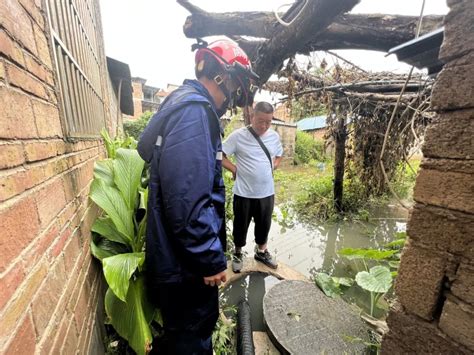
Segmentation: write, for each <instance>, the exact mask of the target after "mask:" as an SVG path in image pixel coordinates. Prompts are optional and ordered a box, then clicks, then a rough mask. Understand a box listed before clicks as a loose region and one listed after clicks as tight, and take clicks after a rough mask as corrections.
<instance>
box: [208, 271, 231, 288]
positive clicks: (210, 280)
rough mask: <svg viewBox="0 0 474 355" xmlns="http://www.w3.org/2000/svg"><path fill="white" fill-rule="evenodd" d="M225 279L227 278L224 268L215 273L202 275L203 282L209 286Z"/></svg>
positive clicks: (218, 283)
mask: <svg viewBox="0 0 474 355" xmlns="http://www.w3.org/2000/svg"><path fill="white" fill-rule="evenodd" d="M226 280H227V274H226V272H225V270H224V271H222V272H220V273H218V274H217V275H213V276H205V277H204V283H205V284H206V285H209V286H219V285H220V284H221V282H226Z"/></svg>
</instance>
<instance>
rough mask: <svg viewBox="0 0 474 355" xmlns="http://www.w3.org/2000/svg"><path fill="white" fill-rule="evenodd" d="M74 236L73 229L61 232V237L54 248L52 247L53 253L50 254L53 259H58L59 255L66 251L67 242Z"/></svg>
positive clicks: (54, 244) (67, 228) (55, 242)
mask: <svg viewBox="0 0 474 355" xmlns="http://www.w3.org/2000/svg"><path fill="white" fill-rule="evenodd" d="M71 235H72V229H71V228H70V227H66V228H64V230H62V231H61V234H60V235H59V237H58V238H56V240H55V241H54V243H53V245H52V247H51V252H50V257H51V258H56V257H58V255H59V254H61V253H62V252H63V250H64V246H65V245H66V243H67V241H68V240H69V239H70V238H71Z"/></svg>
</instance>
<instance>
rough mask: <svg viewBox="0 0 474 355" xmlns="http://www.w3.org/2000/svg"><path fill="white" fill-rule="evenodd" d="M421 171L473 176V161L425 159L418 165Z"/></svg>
mask: <svg viewBox="0 0 474 355" xmlns="http://www.w3.org/2000/svg"><path fill="white" fill-rule="evenodd" d="M420 166H421V167H422V168H423V169H429V170H436V171H440V172H453V173H461V174H472V175H474V160H460V159H432V158H425V159H423V161H422V162H421V165H420Z"/></svg>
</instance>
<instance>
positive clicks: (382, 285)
mask: <svg viewBox="0 0 474 355" xmlns="http://www.w3.org/2000/svg"><path fill="white" fill-rule="evenodd" d="M356 282H357V284H358V285H359V286H360V287H362V288H363V289H364V290H367V291H370V292H376V293H384V292H387V291H388V290H389V289H390V287H392V274H391V273H390V269H389V268H388V267H385V266H380V265H377V266H374V267H372V268H371V269H370V270H369V272H367V271H361V272H359V273H357V275H356Z"/></svg>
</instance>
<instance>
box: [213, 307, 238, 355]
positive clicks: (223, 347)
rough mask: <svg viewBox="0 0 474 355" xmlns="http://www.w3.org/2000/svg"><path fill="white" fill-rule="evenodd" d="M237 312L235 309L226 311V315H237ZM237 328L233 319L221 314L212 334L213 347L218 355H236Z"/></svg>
mask: <svg viewBox="0 0 474 355" xmlns="http://www.w3.org/2000/svg"><path fill="white" fill-rule="evenodd" d="M235 312H236V310H235V309H233V308H227V309H225V313H233V314H235ZM235 327H236V323H235V322H234V321H233V320H232V318H226V317H225V316H224V313H221V315H220V316H219V319H218V320H217V324H216V328H215V329H214V332H213V333H212V347H213V350H214V354H216V355H230V354H234V348H235Z"/></svg>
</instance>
